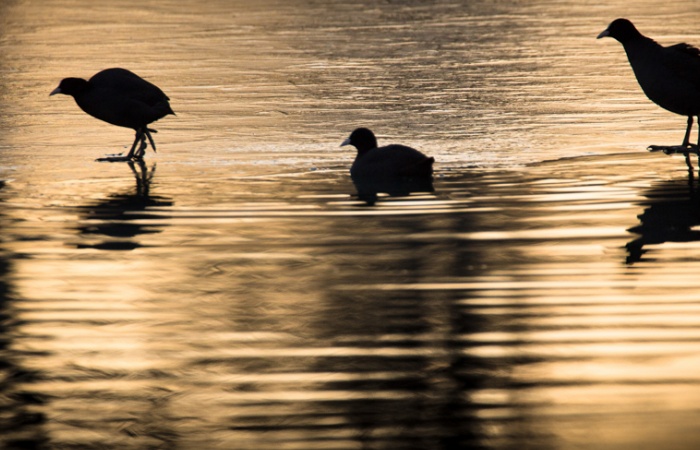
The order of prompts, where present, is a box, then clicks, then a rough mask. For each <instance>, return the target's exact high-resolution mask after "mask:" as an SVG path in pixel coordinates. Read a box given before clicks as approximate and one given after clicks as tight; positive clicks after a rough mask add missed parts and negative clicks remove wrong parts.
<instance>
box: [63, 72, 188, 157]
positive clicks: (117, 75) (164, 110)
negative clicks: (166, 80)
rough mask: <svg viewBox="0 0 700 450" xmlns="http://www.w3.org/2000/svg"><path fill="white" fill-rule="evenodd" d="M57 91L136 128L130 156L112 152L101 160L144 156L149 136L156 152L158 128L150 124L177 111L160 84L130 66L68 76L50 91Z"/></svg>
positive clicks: (115, 122) (100, 114)
mask: <svg viewBox="0 0 700 450" xmlns="http://www.w3.org/2000/svg"><path fill="white" fill-rule="evenodd" d="M55 94H65V95H70V96H72V97H73V98H74V99H75V102H76V103H77V104H78V106H79V107H80V109H82V110H83V111H85V112H86V113H88V114H90V115H91V116H92V117H95V118H97V119H100V120H104V121H105V122H107V123H111V124H112V125H117V126H119V127H125V128H132V129H134V131H136V137H135V138H134V143H133V144H132V145H131V150H129V153H128V154H127V155H126V156H121V155H117V156H108V157H105V158H100V159H98V161H130V160H132V159H135V160H140V159H143V155H144V154H145V152H146V147H147V146H148V145H147V143H146V139H148V142H150V143H151V148H152V149H153V151H154V152H155V151H156V144H155V142H153V137H152V136H151V133H156V130H154V129H152V128H148V124H150V123H152V122H155V121H156V120H158V119H162V118H163V117H165V116H167V115H168V114H175V113H174V112H173V110H172V108H171V107H170V103H169V101H170V99H169V98H168V96H167V95H165V94H164V93H163V91H161V90H160V88H158V86H156V85H154V84H152V83H149V82H148V81H146V80H144V79H143V78H141V77H139V76H138V75H136V74H135V73H133V72H130V71H128V70H126V69H119V68H114V69H106V70H103V71H101V72H99V73H97V74H95V75H94V76H93V77H92V78H90V80H84V79H82V78H64V79H63V80H61V83H60V84H59V85H58V87H57V88H56V89H54V90H53V91H52V92H51V94H49V95H55ZM137 144H138V145H139V146H138V149H137V148H136V145H137Z"/></svg>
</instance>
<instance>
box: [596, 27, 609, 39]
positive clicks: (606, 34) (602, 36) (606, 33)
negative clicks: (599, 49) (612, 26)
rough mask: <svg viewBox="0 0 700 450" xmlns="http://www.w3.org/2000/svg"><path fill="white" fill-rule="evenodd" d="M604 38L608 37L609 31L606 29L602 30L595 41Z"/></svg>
mask: <svg viewBox="0 0 700 450" xmlns="http://www.w3.org/2000/svg"><path fill="white" fill-rule="evenodd" d="M606 36H610V30H608V29H607V28H606V29H605V30H603V31H602V32H601V33H600V34H599V35H598V37H597V38H596V39H600V38H604V37H606Z"/></svg>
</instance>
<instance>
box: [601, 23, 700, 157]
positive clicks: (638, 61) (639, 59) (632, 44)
mask: <svg viewBox="0 0 700 450" xmlns="http://www.w3.org/2000/svg"><path fill="white" fill-rule="evenodd" d="M606 36H608V37H612V38H614V39H616V40H617V41H618V42H620V43H621V44H622V47H623V48H624V49H625V53H627V59H629V62H630V65H631V66H632V70H633V71H634V75H635V76H636V77H637V81H638V82H639V86H641V88H642V90H643V91H644V93H645V94H646V96H647V97H648V98H649V100H651V101H652V102H654V103H656V104H657V105H659V106H660V107H662V108H664V109H666V110H668V111H671V112H673V113H676V114H680V115H682V116H686V117H688V124H687V128H686V130H685V137H684V138H683V143H682V144H681V145H680V147H679V146H654V145H653V146H650V147H649V149H650V150H664V151H665V152H666V153H676V152H678V153H684V154H685V155H686V162H687V163H688V165H689V166H690V167H692V166H691V165H690V159H689V158H688V153H689V151H692V152H694V153H697V152H698V147H699V146H700V132H699V133H698V145H692V144H690V143H689V141H690V131H691V129H692V127H693V117H695V116H698V115H699V114H700V50H698V49H697V48H695V47H692V46H690V45H688V44H685V43H681V44H676V45H671V46H668V47H664V46H662V45H659V44H658V43H657V42H656V41H654V40H652V39H650V38H648V37H646V36H644V35H643V34H642V33H640V32H639V31H638V30H637V28H636V27H635V26H634V25H633V24H632V22H630V21H629V20H627V19H616V20H614V21H612V22H611V23H610V25H609V26H608V28H606V29H605V30H604V31H603V32H601V33H600V34H599V35H598V39H600V38H603V37H606ZM698 120H699V121H700V117H698Z"/></svg>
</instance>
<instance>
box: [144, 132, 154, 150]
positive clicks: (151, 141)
mask: <svg viewBox="0 0 700 450" xmlns="http://www.w3.org/2000/svg"><path fill="white" fill-rule="evenodd" d="M143 130H144V134H145V135H146V137H148V142H150V143H151V148H152V149H153V152H154V153H155V152H156V143H155V142H153V136H151V131H153V132H154V133H156V130H151V129H150V128H144V129H143Z"/></svg>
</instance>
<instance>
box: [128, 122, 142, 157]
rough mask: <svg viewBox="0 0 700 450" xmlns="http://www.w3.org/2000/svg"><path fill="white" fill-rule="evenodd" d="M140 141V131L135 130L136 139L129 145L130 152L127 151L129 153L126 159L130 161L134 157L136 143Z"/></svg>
mask: <svg viewBox="0 0 700 450" xmlns="http://www.w3.org/2000/svg"><path fill="white" fill-rule="evenodd" d="M142 139H143V133H142V131H141V130H140V129H139V130H136V137H135V138H134V143H133V144H131V150H129V153H128V154H127V155H126V159H131V158H133V157H134V151H135V150H136V143H137V142H138V141H140V140H142Z"/></svg>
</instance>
